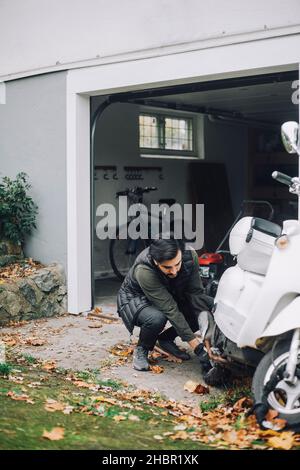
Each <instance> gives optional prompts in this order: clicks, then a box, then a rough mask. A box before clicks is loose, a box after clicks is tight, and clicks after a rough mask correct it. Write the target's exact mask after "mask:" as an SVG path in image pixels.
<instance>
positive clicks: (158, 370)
mask: <svg viewBox="0 0 300 470" xmlns="http://www.w3.org/2000/svg"><path fill="white" fill-rule="evenodd" d="M150 370H151V372H153V374H162V373H163V372H164V370H165V369H164V368H163V367H161V366H150Z"/></svg>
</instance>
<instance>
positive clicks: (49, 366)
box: [42, 361, 56, 370]
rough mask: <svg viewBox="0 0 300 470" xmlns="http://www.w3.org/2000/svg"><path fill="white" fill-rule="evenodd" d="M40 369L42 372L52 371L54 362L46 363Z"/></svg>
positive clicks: (54, 365) (54, 367) (54, 366)
mask: <svg viewBox="0 0 300 470" xmlns="http://www.w3.org/2000/svg"><path fill="white" fill-rule="evenodd" d="M42 369H44V370H54V369H56V362H55V361H46V362H44V363H43V364H42Z"/></svg>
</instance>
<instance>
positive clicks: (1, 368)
mask: <svg viewBox="0 0 300 470" xmlns="http://www.w3.org/2000/svg"><path fill="white" fill-rule="evenodd" d="M11 370H12V366H11V365H9V364H7V363H6V362H0V376H3V377H7V376H8V375H9V374H10V372H11Z"/></svg>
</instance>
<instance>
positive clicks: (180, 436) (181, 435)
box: [170, 431, 190, 441]
mask: <svg viewBox="0 0 300 470" xmlns="http://www.w3.org/2000/svg"><path fill="white" fill-rule="evenodd" d="M189 437H190V435H189V433H188V432H186V431H178V432H177V433H176V434H174V435H173V436H170V439H172V440H173V441H185V440H186V439H189Z"/></svg>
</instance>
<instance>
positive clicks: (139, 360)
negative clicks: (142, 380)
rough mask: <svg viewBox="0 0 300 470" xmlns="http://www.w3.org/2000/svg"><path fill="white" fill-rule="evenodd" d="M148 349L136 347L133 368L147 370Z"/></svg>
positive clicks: (148, 366)
mask: <svg viewBox="0 0 300 470" xmlns="http://www.w3.org/2000/svg"><path fill="white" fill-rule="evenodd" d="M148 353H149V351H148V349H146V348H144V347H143V346H137V347H136V348H135V351H134V355H133V368H134V369H136V370H145V371H146V370H149V369H150V365H149V361H148Z"/></svg>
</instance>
